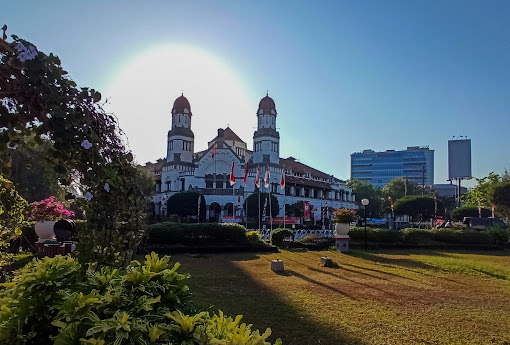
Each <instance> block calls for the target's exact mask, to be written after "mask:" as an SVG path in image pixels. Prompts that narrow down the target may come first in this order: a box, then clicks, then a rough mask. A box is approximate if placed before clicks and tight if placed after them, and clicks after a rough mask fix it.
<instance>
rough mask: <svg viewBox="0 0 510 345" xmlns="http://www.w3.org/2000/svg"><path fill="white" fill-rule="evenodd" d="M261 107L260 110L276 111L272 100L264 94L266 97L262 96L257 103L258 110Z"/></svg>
mask: <svg viewBox="0 0 510 345" xmlns="http://www.w3.org/2000/svg"><path fill="white" fill-rule="evenodd" d="M260 109H262V111H269V112H270V111H271V110H275V111H276V105H275V104H274V101H273V99H272V98H271V97H269V96H268V95H267V94H266V97H264V98H262V99H261V100H260V103H259V110H260Z"/></svg>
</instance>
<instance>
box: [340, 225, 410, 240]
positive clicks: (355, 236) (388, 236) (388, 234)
mask: <svg viewBox="0 0 510 345" xmlns="http://www.w3.org/2000/svg"><path fill="white" fill-rule="evenodd" d="M349 236H350V237H351V239H352V240H355V241H364V240H365V228H363V227H352V228H351V229H350V230H349ZM401 240H402V233H401V232H400V231H397V230H388V229H380V228H367V241H369V242H380V243H394V242H399V241H401Z"/></svg>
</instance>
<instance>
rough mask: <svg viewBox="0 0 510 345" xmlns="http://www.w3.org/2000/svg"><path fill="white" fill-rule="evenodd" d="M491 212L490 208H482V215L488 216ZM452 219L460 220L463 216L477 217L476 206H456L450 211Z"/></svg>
mask: <svg viewBox="0 0 510 345" xmlns="http://www.w3.org/2000/svg"><path fill="white" fill-rule="evenodd" d="M491 214H492V212H491V210H488V209H486V208H482V217H490V216H491ZM451 215H452V219H453V220H454V221H457V222H459V221H462V220H463V219H464V217H478V216H479V213H478V207H476V206H464V207H457V208H456V209H454V210H453V211H452V214H451Z"/></svg>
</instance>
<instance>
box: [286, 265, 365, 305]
mask: <svg viewBox="0 0 510 345" xmlns="http://www.w3.org/2000/svg"><path fill="white" fill-rule="evenodd" d="M315 270H316V271H318V272H322V271H320V270H318V269H315ZM322 273H323V272H322ZM286 275H288V276H293V277H297V278H299V279H303V280H304V281H306V282H308V283H311V284H314V285H316V286H321V287H323V288H326V289H328V290H331V291H333V292H336V293H338V294H340V295H342V296H344V297H348V298H350V299H356V298H354V297H353V296H351V295H349V294H347V293H345V292H343V291H342V290H339V289H337V288H335V287H333V286H331V285H328V284H325V283H322V282H320V281H318V280H315V279H312V278H310V277H307V276H305V275H304V274H301V273H298V272H296V271H293V270H286ZM333 275H334V274H333ZM334 276H336V275H334ZM363 285H365V284H363ZM367 286H368V285H367Z"/></svg>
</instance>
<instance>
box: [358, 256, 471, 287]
mask: <svg viewBox="0 0 510 345" xmlns="http://www.w3.org/2000/svg"><path fill="white" fill-rule="evenodd" d="M427 253H428V252H427ZM430 253H434V254H438V255H437V256H444V257H449V256H448V255H441V253H437V252H433V251H431V252H430ZM381 254H383V255H394V254H392V253H391V254H390V253H388V252H383V253H381ZM411 254H416V252H412V253H411ZM424 254H425V253H424ZM434 254H431V255H434ZM349 255H351V256H352V257H356V258H360V259H364V260H368V261H372V262H375V263H377V264H379V265H381V266H383V267H388V268H398V269H401V270H406V271H408V272H412V273H416V274H419V275H424V276H428V277H434V278H440V279H443V280H447V281H450V282H452V283H456V284H461V285H466V284H465V283H462V282H459V281H456V280H454V279H450V278H446V277H438V276H437V275H434V274H429V273H425V272H424V271H425V270H430V271H441V269H440V268H438V267H436V266H432V265H429V264H426V263H424V262H420V261H416V260H413V259H404V258H398V259H395V258H389V257H386V256H380V255H378V254H376V253H370V252H364V251H353V252H351V253H349ZM402 255H403V254H402ZM406 255H409V254H406ZM413 268H414V269H413Z"/></svg>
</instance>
